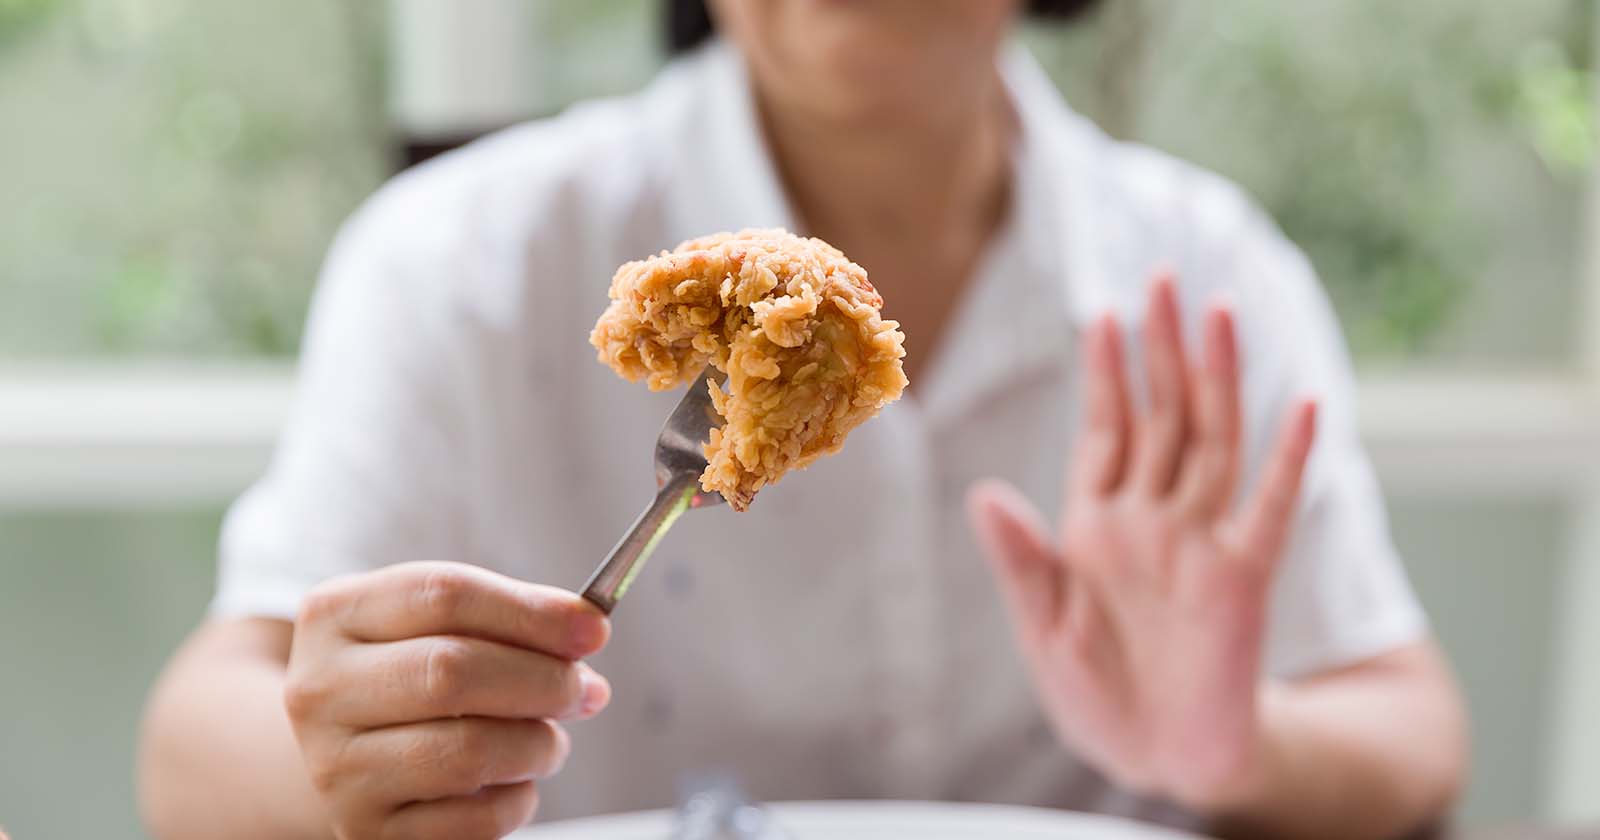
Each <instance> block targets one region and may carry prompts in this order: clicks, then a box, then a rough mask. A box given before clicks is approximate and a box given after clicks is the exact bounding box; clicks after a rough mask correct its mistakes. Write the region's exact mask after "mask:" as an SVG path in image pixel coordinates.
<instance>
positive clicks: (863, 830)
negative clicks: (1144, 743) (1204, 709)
mask: <svg viewBox="0 0 1600 840" xmlns="http://www.w3.org/2000/svg"><path fill="white" fill-rule="evenodd" d="M767 807H768V808H769V809H770V810H771V811H772V813H773V816H774V817H775V818H776V821H777V822H778V824H779V825H780V826H782V827H783V828H784V829H785V830H786V831H788V832H789V833H790V834H791V835H792V836H793V837H794V838H795V840H968V838H974V837H982V838H1003V839H1004V840H1046V838H1048V840H1196V838H1195V837H1194V836H1193V835H1190V834H1181V833H1178V832H1175V831H1172V830H1170V829H1164V828H1154V827H1150V826H1145V825H1140V824H1137V823H1132V822H1128V821H1127V820H1121V819H1116V818H1114V817H1105V816H1099V815H1093V814H1077V813H1071V812H1067V811H1051V810H1046V809H1042V808H1021V807H1015V806H1011V805H974V804H958V803H948V802H888V801H885V802H783V803H777V804H773V805H768V806H767ZM671 827H672V814H671V813H670V812H668V811H644V812H640V813H636V814H621V815H618V816H612V817H591V818H588V819H581V820H563V821H561V822H554V823H547V824H545V825H541V826H535V827H533V828H528V829H523V830H522V831H519V832H517V833H516V834H513V835H512V840H667V838H668V836H669V834H670V832H671Z"/></svg>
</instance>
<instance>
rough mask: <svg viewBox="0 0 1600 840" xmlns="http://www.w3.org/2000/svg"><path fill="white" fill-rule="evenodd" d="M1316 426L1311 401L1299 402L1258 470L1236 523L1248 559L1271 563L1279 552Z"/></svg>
mask: <svg viewBox="0 0 1600 840" xmlns="http://www.w3.org/2000/svg"><path fill="white" fill-rule="evenodd" d="M1316 423H1317V404H1316V402H1315V401H1314V400H1309V399H1307V400H1301V401H1300V402H1299V403H1298V404H1297V405H1295V406H1294V408H1292V409H1291V410H1290V412H1289V417H1288V419H1287V420H1286V421H1285V422H1284V426H1283V430H1282V431H1281V432H1280V433H1279V435H1278V442H1277V443H1276V444H1275V445H1274V447H1273V452H1272V455H1271V456H1270V457H1269V458H1268V460H1267V463H1266V466H1265V467H1264V468H1263V469H1262V471H1261V479H1260V482H1259V483H1258V485H1257V486H1256V489H1255V495H1254V496H1253V497H1252V498H1251V500H1250V501H1249V503H1248V504H1247V505H1246V506H1245V509H1244V511H1243V514H1242V516H1241V519H1240V520H1239V527H1240V533H1241V537H1242V539H1243V540H1244V544H1245V546H1246V548H1247V551H1246V555H1247V556H1250V557H1258V558H1262V559H1263V561H1264V562H1267V563H1273V562H1276V560H1277V558H1278V556H1279V555H1280V554H1281V553H1282V551H1283V546H1284V542H1285V540H1286V539H1287V537H1288V534H1289V528H1290V525H1291V524H1292V523H1293V522H1294V515H1295V509H1296V506H1297V505H1298V503H1299V499H1300V483H1301V479H1302V478H1303V477H1304V475H1305V467H1306V461H1307V459H1308V457H1309V456H1310V454H1311V444H1312V442H1313V441H1314V440H1315V438H1316Z"/></svg>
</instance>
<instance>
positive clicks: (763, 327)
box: [589, 229, 906, 510]
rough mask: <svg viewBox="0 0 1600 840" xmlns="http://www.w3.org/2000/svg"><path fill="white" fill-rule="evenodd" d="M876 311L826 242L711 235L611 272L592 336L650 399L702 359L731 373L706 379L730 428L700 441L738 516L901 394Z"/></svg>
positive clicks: (894, 339)
mask: <svg viewBox="0 0 1600 840" xmlns="http://www.w3.org/2000/svg"><path fill="white" fill-rule="evenodd" d="M882 307H883V298H882V297H880V296H879V295H878V292H877V290H876V289H874V288H873V287H872V283H871V282H869V281H868V280H867V272H866V271H865V270H864V269H862V268H861V266H859V265H856V264H855V263H853V262H851V261H850V260H848V259H846V258H845V256H844V254H842V253H840V252H839V249H837V248H834V247H833V246H832V245H829V244H828V243H826V242H823V241H822V240H820V239H803V238H801V237H798V236H795V235H794V234H791V233H789V232H788V231H784V230H776V229H774V230H744V231H740V232H739V233H718V234H713V235H711V236H705V237H701V238H699V239H692V240H690V241H688V242H685V243H683V244H682V245H679V246H678V247H677V248H676V249H674V250H672V251H662V252H661V254H660V255H658V256H655V257H651V258H649V259H646V260H639V261H636V262H630V263H628V264H626V265H624V266H622V267H621V268H619V269H617V273H616V276H615V277H613V278H612V280H611V305H610V306H608V307H607V308H606V311H605V312H604V313H603V314H601V316H600V320H599V322H597V323H596V324H595V325H594V331H593V332H592V333H591V334H590V335H589V342H590V343H591V344H593V345H594V346H595V349H597V350H598V351H599V355H600V361H602V362H604V363H605V364H607V365H610V366H611V369H612V370H615V371H616V372H617V373H618V375H620V376H622V377H623V378H625V379H627V380H629V381H631V382H637V381H639V380H640V379H643V380H645V382H646V383H648V384H649V386H650V389H651V390H655V391H660V390H665V389H668V388H673V387H676V386H678V385H680V384H682V383H684V382H688V381H691V380H692V379H694V377H695V376H696V375H698V374H699V372H700V369H701V368H702V367H704V366H705V365H706V364H707V363H708V362H709V363H710V364H713V365H715V366H716V367H717V369H718V370H720V371H723V372H724V373H726V374H727V375H728V382H727V392H726V393H724V392H723V391H722V389H720V388H717V387H716V386H715V385H712V391H711V396H712V399H713V401H714V402H715V403H716V407H717V410H718V411H720V412H721V413H722V416H723V418H724V419H725V420H726V421H727V422H726V425H724V426H723V427H722V428H721V429H720V430H714V431H713V432H712V433H711V441H710V442H709V443H707V444H706V459H707V460H708V461H709V462H710V463H709V465H708V466H707V467H706V470H705V472H704V473H703V474H702V475H701V476H700V486H701V487H703V488H705V490H707V491H716V492H719V493H721V494H722V495H723V497H724V498H726V499H727V500H728V504H730V505H732V506H733V508H734V509H735V510H744V509H745V508H747V507H748V506H749V505H750V501H751V500H752V499H754V498H755V495H756V492H757V491H759V490H760V489H761V488H762V487H764V486H766V485H767V484H769V483H775V482H777V481H778V479H779V478H781V477H782V476H783V474H784V473H786V472H788V471H789V470H792V469H800V468H803V467H805V466H807V465H809V464H810V463H811V462H812V461H815V460H816V459H817V458H819V457H821V456H823V455H828V454H832V453H834V452H837V451H839V448H840V447H842V446H843V445H844V439H845V435H846V434H848V433H849V432H850V430H851V429H854V428H855V427H856V426H859V425H861V423H863V422H865V421H866V420H867V419H869V418H871V417H872V416H874V415H876V414H877V413H878V410H879V409H881V408H882V407H883V406H885V405H888V404H889V403H891V402H894V401H895V400H896V399H899V397H900V393H901V391H902V390H904V389H905V386H906V376H905V372H904V370H903V369H902V366H901V361H900V360H901V359H902V358H903V357H904V356H905V350H904V348H903V347H902V344H903V343H904V341H905V335H904V334H902V333H901V332H900V329H899V327H900V325H899V324H898V323H896V322H895V321H886V320H883V319H882V318H881V317H880V315H879V310H880V309H881V308H882Z"/></svg>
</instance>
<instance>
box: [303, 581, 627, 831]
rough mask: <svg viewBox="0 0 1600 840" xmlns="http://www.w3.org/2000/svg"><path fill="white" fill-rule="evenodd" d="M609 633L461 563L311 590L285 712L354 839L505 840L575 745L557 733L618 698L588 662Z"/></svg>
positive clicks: (549, 592)
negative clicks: (443, 839) (539, 785)
mask: <svg viewBox="0 0 1600 840" xmlns="http://www.w3.org/2000/svg"><path fill="white" fill-rule="evenodd" d="M609 633H610V624H609V622H608V621H607V619H606V617H605V616H604V615H603V614H601V612H600V611H599V610H598V609H596V608H595V607H594V606H593V605H592V604H590V603H589V602H587V601H585V600H583V599H582V598H580V597H578V596H577V595H574V594H572V593H571V592H567V591H565V590H561V589H555V588H552V587H547V586H538V585H535V584H530V583H524V582H521V581H517V580H513V579H511V578H507V577H503V576H501V575H497V574H494V573H493V572H489V571H486V570H484V569H480V568H476V567H473V566H467V565H462V564H456V563H406V564H400V565H395V566H390V567H387V568H384V569H380V570H377V571H374V572H369V573H366V574H360V575H351V576H347V577H341V578H335V579H333V580H330V581H328V582H326V583H325V584H323V585H321V586H319V587H317V588H316V589H314V590H312V592H311V593H310V594H309V595H308V596H307V598H306V601H305V605H304V607H303V608H302V609H301V611H300V615H299V618H298V619H296V621H295V626H294V645H293V648H292V650H291V652H290V655H289V672H288V681H287V684H286V686H285V690H284V702H285V706H286V708H287V709H288V713H289V719H290V721H291V722H292V723H293V725H294V731H295V737H296V738H297V739H298V740H299V742H300V750H301V753H302V754H303V755H304V757H305V761H306V766H307V768H308V770H309V771H310V775H311V780H312V783H313V784H314V785H315V786H316V788H317V790H318V791H319V792H320V793H321V794H322V796H323V799H324V801H325V802H326V804H327V806H328V809H329V812H330V817H331V819H332V821H333V828H334V831H335V833H336V834H337V835H338V836H339V837H340V838H341V840H365V838H380V837H381V838H391V837H393V838H409V837H418V838H423V837H429V838H431V837H455V838H498V837H503V836H505V835H506V834H509V833H510V832H512V831H514V830H516V829H517V828H518V827H520V826H522V825H524V824H526V823H527V822H528V821H529V820H530V819H532V817H533V813H534V810H535V808H536V807H537V805H538V792H537V790H536V788H535V784H536V782H535V780H537V779H542V778H545V777H547V776H549V775H551V774H552V773H555V772H556V770H558V769H559V768H560V767H561V764H562V762H563V761H565V760H566V757H567V752H568V749H569V741H568V738H567V734H566V732H565V731H564V730H563V729H562V728H561V726H560V725H559V724H557V723H556V721H557V720H562V719H579V718H587V717H590V716H592V715H594V714H595V713H597V712H599V711H600V709H601V708H603V707H604V706H605V705H606V703H607V701H608V700H609V699H610V696H611V689H610V686H609V685H608V684H607V683H606V681H605V679H604V678H603V677H601V676H600V675H599V674H597V673H596V672H595V671H594V670H592V669H591V668H589V666H588V665H585V664H583V663H581V662H579V661H578V660H580V659H582V658H583V657H585V656H589V655H590V654H593V653H595V652H596V651H598V650H600V648H602V647H603V646H604V645H605V643H606V639H607V637H608V635H609Z"/></svg>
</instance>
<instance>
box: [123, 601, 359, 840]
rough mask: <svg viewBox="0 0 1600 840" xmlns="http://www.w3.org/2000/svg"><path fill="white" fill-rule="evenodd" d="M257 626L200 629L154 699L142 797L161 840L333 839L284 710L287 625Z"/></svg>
mask: <svg viewBox="0 0 1600 840" xmlns="http://www.w3.org/2000/svg"><path fill="white" fill-rule="evenodd" d="M252 624H258V626H257V627H254V628H252V632H249V633H247V634H245V635H243V636H241V635H240V634H239V633H237V632H233V630H234V629H236V628H227V629H219V628H217V627H204V628H201V630H199V631H198V632H197V633H196V634H195V635H194V637H192V638H191V639H190V640H189V641H188V642H187V643H186V644H185V645H184V647H183V648H182V649H181V650H180V651H179V652H178V653H177V655H176V656H174V657H173V660H172V662H171V663H169V665H168V666H167V669H166V672H165V673H164V674H163V676H162V678H161V680H160V682H159V683H158V684H157V686H156V688H155V690H154V691H153V692H152V694H151V698H150V702H149V707H148V709H147V710H146V714H145V721H144V726H143V732H142V743H141V745H140V756H139V788H140V790H139V798H140V809H141V811H142V813H143V817H144V821H145V824H146V826H147V828H148V829H149V831H150V832H151V834H153V835H154V836H156V837H159V838H162V840H188V838H197V839H198V838H211V837H231V838H240V840H253V838H262V840H266V838H274V839H275V840H276V839H277V838H306V840H311V839H312V838H316V840H323V838H329V837H331V836H332V832H331V831H330V830H329V829H328V827H327V826H328V824H329V823H328V820H327V817H326V816H325V814H324V812H323V807H322V803H321V800H320V798H319V797H318V795H317V793H316V791H315V790H313V788H312V787H311V782H310V779H309V778H308V776H307V773H306V770H305V765H304V763H303V761H302V759H301V756H300V751H299V748H298V746H297V745H296V743H295V740H294V735H293V733H292V731H291V730H290V727H289V720H288V716H287V715H286V713H285V712H284V709H283V700H282V697H283V681H284V666H283V664H282V662H283V661H284V660H285V659H286V658H287V655H288V644H287V642H288V633H289V631H288V626H287V624H283V623H281V622H278V623H274V624H281V625H282V626H281V628H271V627H269V626H267V623H264V622H263V623H255V622H252ZM258 631H264V632H258ZM280 640H281V641H280Z"/></svg>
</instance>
